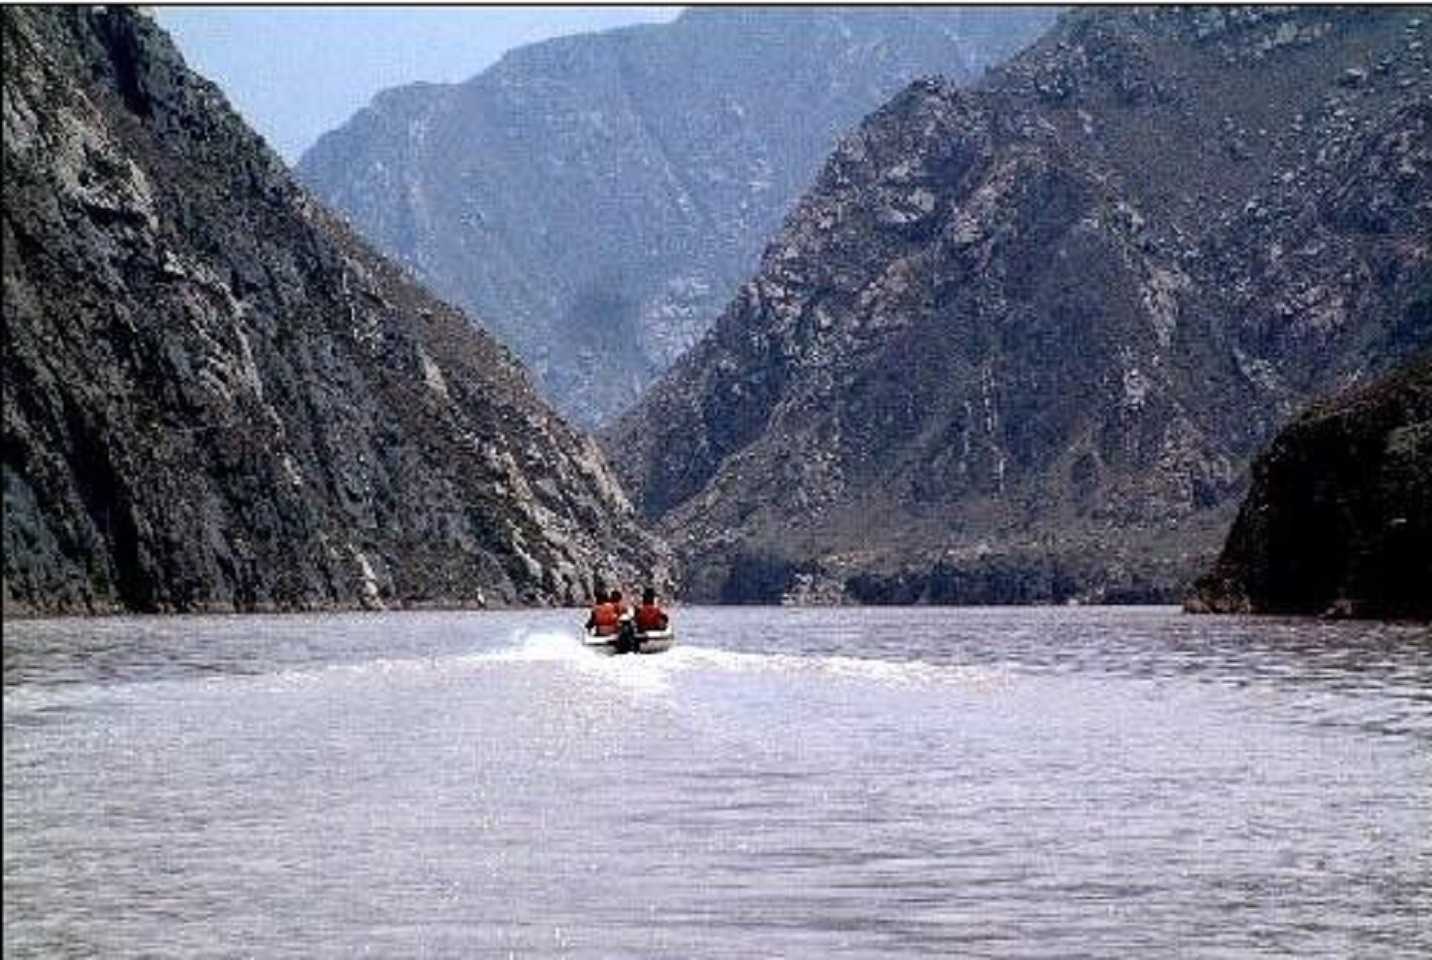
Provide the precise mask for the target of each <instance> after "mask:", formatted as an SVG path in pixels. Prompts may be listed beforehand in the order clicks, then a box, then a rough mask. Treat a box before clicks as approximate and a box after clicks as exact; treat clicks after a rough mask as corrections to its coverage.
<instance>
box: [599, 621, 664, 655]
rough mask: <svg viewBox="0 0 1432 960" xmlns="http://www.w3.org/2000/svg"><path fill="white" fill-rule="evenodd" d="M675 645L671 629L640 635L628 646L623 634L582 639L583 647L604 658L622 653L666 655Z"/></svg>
mask: <svg viewBox="0 0 1432 960" xmlns="http://www.w3.org/2000/svg"><path fill="white" fill-rule="evenodd" d="M675 645H676V631H675V630H673V629H671V628H670V627H668V628H666V629H665V630H652V631H647V632H645V633H638V634H636V635H635V636H634V637H633V639H632V640H631V641H630V642H629V643H626V644H624V643H623V642H622V637H621V634H613V635H612V636H609V637H598V636H594V635H593V634H590V633H588V634H587V635H586V636H585V637H583V638H582V646H584V647H586V648H587V649H588V650H591V651H593V652H594V653H599V654H601V655H603V656H615V655H616V654H621V653H665V652H666V651H668V650H670V649H671V648H672V647H673V646H675Z"/></svg>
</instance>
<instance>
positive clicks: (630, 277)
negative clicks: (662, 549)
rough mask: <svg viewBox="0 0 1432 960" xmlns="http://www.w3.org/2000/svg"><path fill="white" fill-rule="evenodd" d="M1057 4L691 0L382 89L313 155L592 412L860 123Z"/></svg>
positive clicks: (559, 400)
mask: <svg viewBox="0 0 1432 960" xmlns="http://www.w3.org/2000/svg"><path fill="white" fill-rule="evenodd" d="M1053 18H1054V11H1053V10H1051V9H1049V8H1033V9H1020V8H1014V7H1002V8H977V7H972V8H964V7H951V8H940V7H916V8H899V7H887V6H880V7H864V8H839V7H833V8H832V7H788V8H781V7H764V8H753V9H743V8H737V7H710V8H703V7H696V8H691V9H689V10H687V11H685V12H684V13H683V14H682V15H681V16H680V17H678V18H677V19H676V20H675V21H674V22H672V23H670V24H659V25H642V26H636V27H628V28H622V29H618V30H613V31H608V32H605V33H600V34H589V35H583V36H574V37H565V38H560V39H557V40H551V41H546V42H543V43H538V44H534V45H531V46H528V47H523V48H520V49H517V50H514V51H512V52H510V53H508V54H507V55H506V56H505V57H504V58H503V60H502V61H501V62H499V63H498V64H496V65H495V66H493V67H492V68H490V69H488V70H486V71H484V72H483V73H481V74H479V75H478V76H476V77H474V78H472V79H471V80H469V81H467V82H466V83H463V84H456V85H443V84H418V85H413V86H409V87H403V88H399V89H394V90H389V91H386V92H384V93H382V94H380V95H378V96H377V97H376V98H375V99H374V101H373V103H372V104H371V105H370V106H369V107H368V108H367V109H365V110H363V111H361V112H360V113H359V114H357V115H356V116H355V117H354V118H353V119H352V120H351V121H349V122H348V123H347V124H345V125H344V126H343V127H341V128H339V129H338V130H335V131H332V132H330V133H328V134H325V135H324V136H323V137H322V138H321V139H320V140H319V141H318V142H317V143H316V144H315V145H314V146H313V147H312V148H311V149H310V150H309V151H307V153H305V155H304V156H303V158H302V160H301V162H300V163H299V165H298V173H299V176H300V177H301V178H302V179H303V180H304V182H305V183H307V184H308V185H310V186H311V187H312V188H313V189H314V190H315V192H317V193H318V194H319V195H320V196H321V197H323V198H324V200H325V201H326V202H328V203H329V204H331V205H332V206H333V207H334V208H335V209H337V210H340V211H342V212H343V213H344V214H346V215H347V216H348V217H349V218H350V219H351V220H352V222H353V223H354V225H355V226H356V227H357V228H358V229H359V230H361V231H362V232H363V233H364V235H365V236H367V237H368V238H369V239H370V240H371V241H372V242H373V243H375V244H376V245H377V246H378V247H379V248H380V249H382V250H384V251H385V252H387V253H389V254H390V255H392V256H394V257H395V258H397V259H398V260H399V261H400V262H402V263H403V264H405V265H406V266H408V267H409V268H410V269H411V270H412V271H413V272H414V273H415V274H416V275H417V276H418V277H419V278H420V279H422V280H423V281H424V282H425V283H427V284H428V285H429V286H430V287H431V288H432V289H433V290H435V291H437V292H438V293H439V294H440V295H442V296H444V297H446V298H448V299H450V300H452V301H453V302H455V303H458V304H460V305H462V306H464V307H467V308H468V309H469V310H470V311H471V312H472V313H473V315H474V316H476V317H478V318H479V319H480V320H481V321H482V322H483V323H485V324H487V325H489V326H490V328H491V329H492V330H494V331H495V332H496V333H498V335H499V336H500V337H501V338H502V339H503V340H504V341H505V342H506V343H508V344H509V345H511V346H512V347H513V348H514V349H515V350H516V351H517V353H518V354H519V355H520V356H521V357H522V358H523V360H524V361H525V362H526V363H527V364H528V366H529V367H530V368H531V369H532V370H533V371H534V372H535V374H536V377H537V380H538V383H539V386H540V387H541V388H542V389H543V391H544V392H545V394H546V395H547V396H548V397H549V398H550V399H551V400H552V402H554V403H555V404H556V405H557V406H558V408H559V409H561V410H562V411H564V412H565V413H566V414H568V415H569V416H571V417H573V418H575V420H576V421H578V422H580V423H583V424H587V425H591V424H596V423H599V422H603V421H604V420H606V419H608V418H609V417H610V416H611V415H613V414H614V413H616V412H618V411H620V410H622V409H625V408H626V407H627V406H628V405H630V404H631V403H632V402H633V401H634V400H635V398H636V397H637V396H638V394H639V393H640V391H641V390H642V389H644V388H645V386H646V385H647V384H649V383H650V382H651V381H652V380H653V379H654V378H655V377H656V376H657V375H659V374H660V373H661V372H662V371H664V370H665V369H666V368H667V367H668V366H669V365H670V363H671V362H672V361H673V360H674V359H675V358H676V357H677V356H678V355H679V354H680V353H681V352H682V351H683V350H685V349H686V348H687V347H689V346H690V345H691V344H692V343H694V342H695V341H696V340H697V339H698V338H699V337H700V335H701V334H702V333H703V332H704V331H705V329H706V328H707V326H708V325H709V324H710V322H711V321H712V320H713V319H714V318H715V317H716V315H717V314H718V313H719V312H720V310H721V308H722V306H723V305H724V304H725V303H726V302H727V301H728V300H729V299H730V297H731V295H732V293H733V292H734V290H735V289H736V287H737V285H738V284H739V283H740V282H741V281H742V280H744V279H745V277H747V276H748V275H749V274H750V273H751V271H752V270H753V269H754V268H755V266H756V263H757V257H758V255H759V253H760V250H761V247H762V245H763V244H764V243H765V242H766V241H767V240H768V239H769V237H770V236H771V235H772V234H773V233H774V232H775V231H776V230H777V228H778V227H779V226H780V223H781V220H782V218H783V217H784V216H785V215H786V213H787V212H788V209H789V207H790V205H791V204H792V203H793V201H794V200H795V199H796V197H797V196H798V195H799V194H800V192H801V191H802V190H804V189H805V188H806V187H807V186H808V184H809V183H810V181H811V178H812V177H813V176H814V174H815V173H816V171H817V170H818V168H819V165H820V163H821V162H822V161H823V159H824V158H825V156H826V155H827V154H828V153H829V151H830V149H831V147H832V146H833V145H834V143H835V141H836V139H837V137H838V136H839V135H840V134H841V133H843V132H844V131H845V130H847V129H848V128H850V127H851V126H853V125H854V124H855V123H856V122H857V121H858V120H859V119H860V118H861V117H862V116H864V115H865V114H866V113H868V112H869V111H870V110H872V109H874V108H875V107H876V106H878V105H879V104H880V103H882V102H883V101H884V100H886V99H887V98H888V97H889V96H891V95H892V94H894V93H895V92H896V91H898V90H899V89H900V88H901V87H902V86H904V85H905V84H906V83H907V82H909V81H910V80H911V79H913V78H915V77H917V76H922V75H926V74H932V73H943V74H946V75H948V76H949V77H951V78H952V79H953V80H954V81H955V82H958V83H967V82H971V81H973V80H976V79H978V77H979V76H980V73H981V71H982V70H983V69H984V68H985V67H987V66H989V65H992V64H994V63H996V62H998V61H1000V60H1002V59H1003V58H1005V57H1007V56H1009V55H1010V54H1012V53H1014V52H1015V51H1016V50H1018V49H1019V48H1020V47H1022V46H1023V45H1025V44H1026V43H1028V42H1029V41H1030V40H1032V39H1033V38H1034V37H1035V36H1037V35H1038V34H1039V32H1040V31H1042V30H1043V29H1044V28H1045V27H1047V26H1048V24H1050V23H1051V22H1052V21H1053Z"/></svg>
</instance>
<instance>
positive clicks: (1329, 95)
mask: <svg viewBox="0 0 1432 960" xmlns="http://www.w3.org/2000/svg"><path fill="white" fill-rule="evenodd" d="M1429 24H1432V18H1429V17H1428V16H1427V14H1426V13H1425V12H1423V11H1419V10H1416V9H1411V8H1405V7H1404V8H1396V7H1362V8H1355V9H1352V10H1337V9H1330V8H1326V7H1311V6H1306V7H1278V8H1274V7H1252V8H1233V7H1218V8H1211V7H1202V8H1177V7H1158V8H1152V9H1140V8H1117V9H1097V8H1081V9H1078V10H1075V11H1072V12H1070V13H1068V14H1066V15H1065V16H1063V17H1062V18H1061V20H1060V22H1059V24H1058V25H1057V26H1056V27H1055V28H1054V29H1053V30H1051V31H1050V33H1049V34H1047V35H1046V36H1045V37H1044V38H1042V39H1041V40H1040V41H1039V42H1038V43H1037V44H1035V45H1034V46H1033V47H1032V48H1031V49H1029V50H1028V51H1026V52H1025V53H1023V54H1021V55H1020V56H1018V57H1016V58H1015V59H1013V60H1012V61H1010V63H1008V64H1007V65H1005V66H1003V67H1001V68H999V69H997V70H995V71H992V72H991V75H990V77H989V78H988V80H987V82H986V83H984V84H983V85H982V86H981V87H980V88H979V89H977V90H961V89H958V88H957V87H956V86H955V85H954V84H951V83H947V82H942V81H939V80H927V81H920V82H917V83H914V84H912V85H911V86H910V87H908V88H907V89H905V90H904V91H903V92H902V93H900V94H899V95H898V96H896V97H895V98H894V99H893V100H891V101H890V102H889V103H887V104H886V105H885V106H883V107H882V108H881V109H880V110H878V111H877V112H875V113H874V114H873V115H871V116H870V117H869V118H868V119H867V120H866V121H865V122H864V123H863V124H862V125H861V126H860V128H859V129H858V130H857V131H856V132H854V133H853V134H851V135H850V136H848V137H847V138H845V139H844V140H843V141H842V142H841V144H840V146H839V147H838V148H837V150H836V151H835V152H834V154H833V156H832V157H831V158H830V160H829V162H828V163H827V164H826V166H825V168H824V170H823V171H822V173H821V174H820V176H819V178H818V180H817V182H816V184H815V185H814V187H813V188H812V189H811V191H810V192H809V193H808V194H806V195H805V197H804V198H803V199H802V200H801V201H800V203H799V205H798V207H797V209H796V210H795V212H794V213H793V214H792V216H791V217H790V219H789V220H788V222H787V224H786V226H785V228H784V229H783V230H782V232H781V233H780V234H779V235H778V236H777V237H776V239H775V240H774V241H773V242H772V243H771V244H770V246H769V247H768V248H767V249H766V252H765V254H764V256H763V258H762V261H761V266H760V269H759V271H757V273H756V274H755V276H754V278H753V279H752V280H750V281H749V282H748V283H746V284H745V285H744V286H743V287H742V288H741V290H740V291H739V293H738V294H737V296H736V297H735V298H733V300H732V302H731V303H730V304H729V305H728V307H727V308H726V310H725V312H724V313H723V314H722V316H721V317H720V318H719V320H718V321H717V322H716V324H715V326H714V327H713V328H712V330H711V331H710V333H709V334H708V335H707V336H706V337H705V338H704V339H703V340H702V342H700V343H699V344H698V345H697V346H696V347H695V348H694V349H693V350H692V351H691V352H689V353H688V354H687V355H685V356H684V357H683V358H682V359H681V360H680V361H679V362H678V363H677V364H676V365H675V366H674V367H673V368H672V370H671V371H670V372H669V373H668V374H667V375H666V376H665V377H664V378H663V379H662V380H661V381H660V382H659V383H658V384H657V385H656V386H655V387H653V388H652V390H651V391H650V392H649V393H648V394H647V395H646V396H645V397H644V399H643V400H642V402H641V403H640V404H639V405H638V406H637V407H636V408H635V409H634V410H632V411H631V412H629V413H628V414H627V415H625V416H624V417H623V418H622V419H621V420H620V421H618V422H617V423H616V424H615V425H613V426H611V427H609V428H607V429H606V430H604V432H603V433H602V439H603V442H604V443H605V444H606V446H607V448H608V451H609V455H610V457H611V458H612V461H613V463H614V465H615V466H616V467H617V469H618V471H619V472H620V473H621V474H622V477H623V481H624V484H625V487H626V489H627V491H628V493H629V494H630V495H631V496H632V498H633V500H634V501H635V502H636V503H637V504H638V506H639V508H640V509H641V510H642V511H643V512H645V513H646V514H647V515H648V516H649V517H651V518H653V519H654V520H656V521H658V522H659V524H660V529H661V530H663V531H664V532H665V533H666V534H667V535H668V537H669V538H670V539H671V541H672V542H673V544H674V545H675V546H676V548H677V549H678V552H679V553H680V554H681V555H682V556H683V557H684V558H685V566H686V574H685V577H686V585H687V590H688V591H689V593H690V595H691V596H692V597H696V598H713V599H714V598H724V599H727V600H766V601H771V600H777V599H780V598H782V597H795V598H806V599H824V600H829V601H863V602H916V601H929V602H960V603H965V602H969V603H990V602H1020V601H1063V600H1080V599H1082V600H1096V601H1097V600H1144V601H1159V602H1174V601H1177V600H1179V599H1181V598H1182V595H1183V593H1184V592H1185V591H1186V589H1187V588H1188V586H1189V584H1190V583H1191V581H1192V579H1193V577H1194V576H1195V575H1196V574H1197V573H1198V572H1200V571H1201V570H1204V569H1207V567H1208V564H1209V563H1210V562H1211V561H1212V559H1213V557H1214V555H1215V554H1216V552H1217V550H1218V545H1219V542H1220V540H1221V538H1222V535H1223V533H1224V531H1226V529H1227V526H1228V523H1229V522H1230V521H1231V520H1232V516H1233V513H1234V511H1235V510H1236V507H1237V503H1238V501H1239V499H1240V498H1241V496H1242V494H1243V493H1244V491H1245V490H1246V483H1247V468H1248V464H1249V462H1250V460H1251V458H1252V457H1253V456H1254V454H1255V453H1257V452H1258V451H1259V450H1260V449H1261V448H1262V447H1263V446H1264V445H1265V444H1267V443H1268V442H1269V441H1270V440H1271V439H1272V437H1273V435H1274V433H1275V431H1276V430H1277V429H1278V428H1280V427H1281V426H1283V425H1284V424H1285V423H1287V422H1288V421H1289V419H1291V417H1292V416H1293V415H1294V414H1295V413H1296V412H1297V411H1298V410H1300V409H1301V408H1302V407H1304V406H1305V405H1306V404H1307V403H1309V402H1310V401H1311V400H1312V399H1313V398H1315V397H1317V396H1319V395H1322V394H1325V393H1330V392H1333V391H1335V390H1338V389H1340V388H1343V387H1345V386H1348V385H1350V384H1354V383H1358V382H1362V381H1365V380H1368V379H1370V378H1373V377H1375V376H1376V375H1378V374H1380V373H1383V372H1385V371H1387V370H1389V369H1390V368H1391V367H1392V366H1393V365H1395V364H1396V363H1397V362H1398V361H1399V360H1400V359H1405V358H1406V357H1408V356H1410V355H1411V354H1412V353H1413V352H1414V351H1415V350H1417V349H1418V348H1419V347H1421V346H1423V345H1426V344H1427V343H1429V341H1432V314H1429V304H1430V303H1432V286H1429V283H1432V279H1429V278H1432V270H1430V269H1429V261H1432V233H1429V231H1428V229H1427V224H1428V223H1432V190H1429V182H1432V171H1429V165H1432V143H1429V124H1432V70H1429V61H1428V59H1427V46H1428V43H1429V41H1432V35H1429V31H1432V26H1429Z"/></svg>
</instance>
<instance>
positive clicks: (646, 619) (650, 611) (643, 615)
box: [636, 587, 670, 633]
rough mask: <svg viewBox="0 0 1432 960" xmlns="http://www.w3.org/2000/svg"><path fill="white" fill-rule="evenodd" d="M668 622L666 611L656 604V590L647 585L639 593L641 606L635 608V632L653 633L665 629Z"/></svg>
mask: <svg viewBox="0 0 1432 960" xmlns="http://www.w3.org/2000/svg"><path fill="white" fill-rule="evenodd" d="M669 622H670V618H668V617H667V615H666V611H665V610H663V609H661V607H659V606H657V605H656V590H654V589H653V588H651V587H647V588H646V589H645V590H643V591H642V593H641V606H639V607H637V608H636V629H637V632H638V633H655V632H657V631H659V630H665V629H666V625H667V624H668V623H669Z"/></svg>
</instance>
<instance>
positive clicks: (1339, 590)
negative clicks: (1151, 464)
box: [1185, 354, 1432, 620]
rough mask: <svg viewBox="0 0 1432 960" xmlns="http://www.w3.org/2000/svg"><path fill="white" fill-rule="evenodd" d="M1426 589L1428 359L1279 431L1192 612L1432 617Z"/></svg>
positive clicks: (1431, 554)
mask: <svg viewBox="0 0 1432 960" xmlns="http://www.w3.org/2000/svg"><path fill="white" fill-rule="evenodd" d="M1429 585H1432V354H1427V355H1424V356H1423V357H1422V358H1421V359H1420V360H1418V361H1416V362H1414V363H1412V364H1411V365H1409V366H1408V367H1407V368H1406V369H1405V370H1401V371H1399V372H1398V373H1397V374H1395V375H1393V376H1391V377H1389V378H1387V379H1386V380H1385V381H1383V382H1380V383H1378V384H1376V385H1375V386H1372V387H1365V388H1362V389H1359V390H1355V391H1351V392H1349V393H1348V394H1347V395H1344V396H1341V397H1338V398H1336V399H1333V400H1330V401H1328V402H1326V403H1321V404H1318V405H1316V406H1314V407H1313V408H1312V409H1311V410H1309V411H1307V412H1306V413H1304V414H1303V415H1302V416H1300V417H1298V418H1297V419H1296V420H1295V421H1294V422H1293V423H1292V424H1290V425H1289V426H1288V427H1286V428H1284V429H1283V430H1282V431H1281V432H1280V433H1279V434H1278V436H1277V438H1276V439H1275V440H1274V441H1273V443H1272V445H1271V446H1270V447H1269V448H1268V450H1267V451H1265V452H1264V453H1262V454H1260V455H1259V456H1258V458H1257V460H1255V461H1254V463H1253V483H1252V488H1251V489H1250V490H1249V492H1248V497H1247V499H1246V500H1244V502H1243V506H1242V508H1241V509H1240V510H1239V512H1238V519H1237V520H1236V521H1235V522H1234V524H1233V529H1232V531H1231V532H1230V533H1229V535H1228V541H1227V543H1226V544H1225V545H1224V548H1223V553H1222V554H1221V555H1220V556H1219V558H1218V563H1217V565H1216V566H1215V567H1214V569H1213V571H1212V572H1211V573H1210V574H1209V575H1208V576H1206V577H1203V578H1202V579H1200V580H1199V582H1198V584H1197V590H1196V592H1195V594H1194V596H1193V597H1192V598H1191V599H1190V600H1189V601H1188V602H1187V603H1186V604H1185V607H1186V608H1187V609H1189V610H1192V611H1195V612H1208V611H1217V612H1240V613H1280V614H1329V615H1333V616H1361V617H1416V618H1421V619H1424V620H1432V590H1429Z"/></svg>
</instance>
